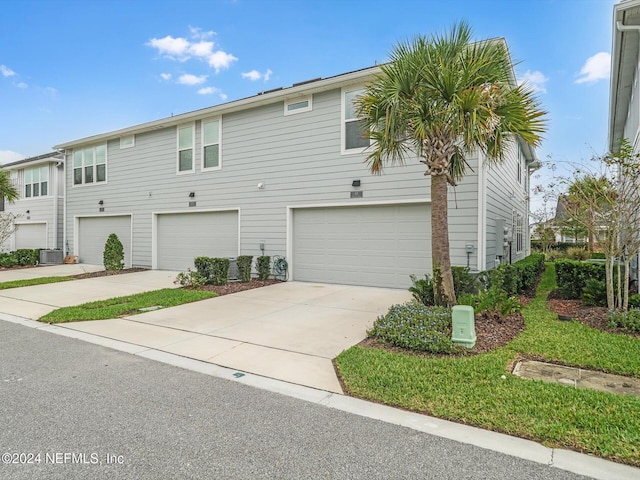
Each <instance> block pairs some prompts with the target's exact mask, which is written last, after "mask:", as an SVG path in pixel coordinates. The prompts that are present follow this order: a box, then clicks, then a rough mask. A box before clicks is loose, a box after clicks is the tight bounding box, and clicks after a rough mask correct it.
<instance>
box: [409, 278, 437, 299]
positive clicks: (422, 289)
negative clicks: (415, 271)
mask: <svg viewBox="0 0 640 480" xmlns="http://www.w3.org/2000/svg"><path fill="white" fill-rule="evenodd" d="M409 278H410V279H411V282H413V285H411V286H410V287H409V292H410V293H411V295H412V296H413V298H414V299H415V300H416V301H418V302H420V303H421V304H423V305H427V306H431V305H434V304H435V303H434V300H433V280H431V277H430V276H429V275H428V274H425V275H424V278H417V277H416V276H415V275H409Z"/></svg>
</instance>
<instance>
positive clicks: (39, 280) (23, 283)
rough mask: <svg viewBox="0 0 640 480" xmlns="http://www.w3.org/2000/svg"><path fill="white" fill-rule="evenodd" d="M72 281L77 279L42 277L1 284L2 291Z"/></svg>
mask: <svg viewBox="0 0 640 480" xmlns="http://www.w3.org/2000/svg"><path fill="white" fill-rule="evenodd" d="M70 280H75V278H73V277H41V278H29V279H27V280H12V281H10V282H2V283H0V290H6V289H7V288H20V287H30V286H31V285H44V284H45V283H58V282H68V281H70Z"/></svg>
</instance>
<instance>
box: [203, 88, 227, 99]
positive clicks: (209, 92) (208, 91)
mask: <svg viewBox="0 0 640 480" xmlns="http://www.w3.org/2000/svg"><path fill="white" fill-rule="evenodd" d="M198 93H199V94H200V95H213V94H218V96H219V97H220V98H221V99H222V100H226V99H227V95H226V94H225V93H223V92H222V90H220V89H219V88H216V87H203V88H201V89H200V90H198Z"/></svg>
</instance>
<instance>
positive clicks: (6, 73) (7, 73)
mask: <svg viewBox="0 0 640 480" xmlns="http://www.w3.org/2000/svg"><path fill="white" fill-rule="evenodd" d="M0 73H2V76H3V77H13V76H14V75H15V74H16V72H14V71H13V70H11V69H10V68H9V67H7V66H6V65H0Z"/></svg>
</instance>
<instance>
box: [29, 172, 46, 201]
mask: <svg viewBox="0 0 640 480" xmlns="http://www.w3.org/2000/svg"><path fill="white" fill-rule="evenodd" d="M47 195H49V165H44V166H42V167H36V168H28V169H26V170H25V171H24V197H25V198H32V197H46V196H47Z"/></svg>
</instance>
